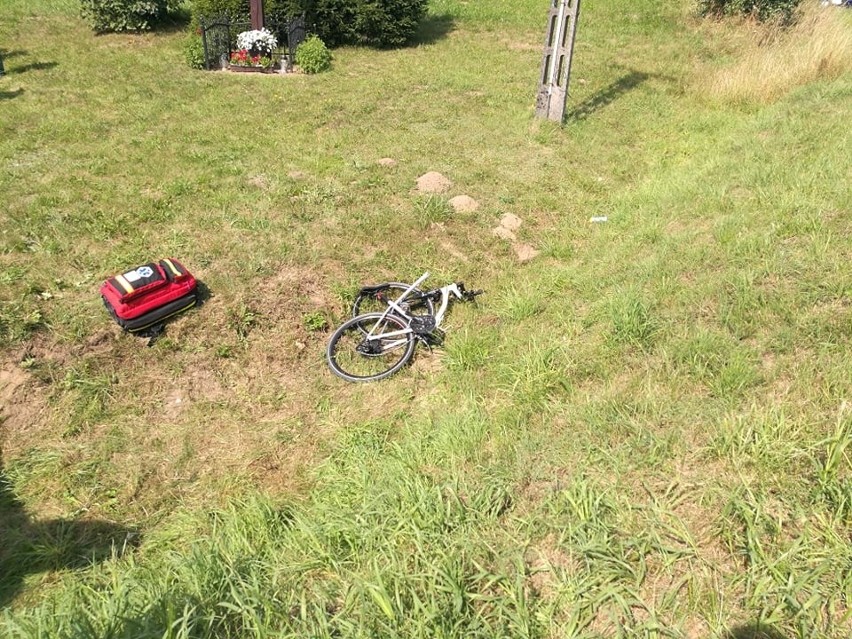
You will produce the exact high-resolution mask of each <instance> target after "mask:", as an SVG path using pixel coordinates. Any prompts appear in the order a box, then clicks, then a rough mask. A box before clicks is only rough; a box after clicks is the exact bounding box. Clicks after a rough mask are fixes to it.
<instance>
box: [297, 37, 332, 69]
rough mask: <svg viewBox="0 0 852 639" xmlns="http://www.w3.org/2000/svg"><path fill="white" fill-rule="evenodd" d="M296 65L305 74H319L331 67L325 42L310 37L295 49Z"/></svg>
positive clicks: (329, 55) (329, 54)
mask: <svg viewBox="0 0 852 639" xmlns="http://www.w3.org/2000/svg"><path fill="white" fill-rule="evenodd" d="M296 64H298V65H299V67H301V69H302V71H304V72H305V73H321V72H323V71H325V70H327V69H328V68H329V67H331V52H330V51H329V50H328V47H326V46H325V42H323V41H322V40H321V39H320V38H319V37H318V36H315V35H312V36H311V37H310V38H308V39H307V40H305V41H304V42H303V43H302V44H300V45H299V48H298V49H296Z"/></svg>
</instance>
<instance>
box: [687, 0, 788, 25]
mask: <svg viewBox="0 0 852 639" xmlns="http://www.w3.org/2000/svg"><path fill="white" fill-rule="evenodd" d="M800 2H801V0H698V9H699V11H700V12H701V14H702V15H705V16H708V15H709V16H723V15H746V16H753V17H755V18H757V19H758V20H777V19H780V20H782V21H784V22H789V21H790V20H791V19H792V17H793V12H794V11H795V10H796V7H798V6H799V3H800Z"/></svg>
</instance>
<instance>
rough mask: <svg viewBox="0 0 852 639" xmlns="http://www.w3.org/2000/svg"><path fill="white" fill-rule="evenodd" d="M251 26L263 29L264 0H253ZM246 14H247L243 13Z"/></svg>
mask: <svg viewBox="0 0 852 639" xmlns="http://www.w3.org/2000/svg"><path fill="white" fill-rule="evenodd" d="M250 6H251V9H250V10H251V28H252V29H254V30H256V31H259V30H260V29H263V0H251V5H250ZM243 15H245V14H243Z"/></svg>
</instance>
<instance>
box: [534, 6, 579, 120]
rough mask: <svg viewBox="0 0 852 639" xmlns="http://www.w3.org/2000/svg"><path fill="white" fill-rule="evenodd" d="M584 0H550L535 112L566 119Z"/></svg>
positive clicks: (542, 116) (551, 117)
mask: <svg viewBox="0 0 852 639" xmlns="http://www.w3.org/2000/svg"><path fill="white" fill-rule="evenodd" d="M579 15H580V0H550V10H549V12H548V15H547V37H546V39H545V41H544V54H543V56H542V62H541V76H540V78H541V82H540V83H539V86H538V97H537V98H536V101H535V114H536V116H537V117H539V118H547V119H549V120H553V121H555V122H560V123H561V122H562V119H563V118H564V117H565V102H566V100H567V99H568V80H569V79H570V77H571V57H572V56H573V53H574V37H575V36H576V34H577V18H578V17H579Z"/></svg>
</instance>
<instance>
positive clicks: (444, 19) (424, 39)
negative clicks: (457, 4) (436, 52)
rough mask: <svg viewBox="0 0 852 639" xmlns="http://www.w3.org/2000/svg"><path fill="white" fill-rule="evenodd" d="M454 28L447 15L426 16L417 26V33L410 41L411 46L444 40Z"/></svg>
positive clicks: (453, 22) (451, 18) (451, 19)
mask: <svg viewBox="0 0 852 639" xmlns="http://www.w3.org/2000/svg"><path fill="white" fill-rule="evenodd" d="M454 27H455V21H454V20H453V17H452V16H451V15H449V14H444V15H439V16H436V15H428V16H426V17H425V18H423V20H421V21H420V24H419V25H417V31H416V32H415V33H414V37H413V38H412V39H411V46H420V45H423V44H434V43H435V42H438V41H439V40H443V39H444V38H446V37H447V34H449V33H450V32H451V31H452V30H453V28H454Z"/></svg>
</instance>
